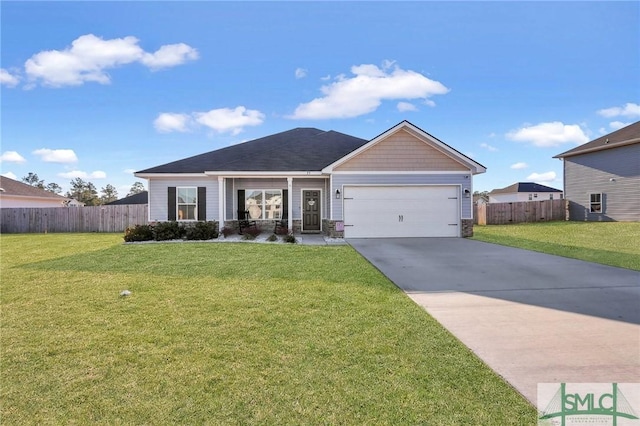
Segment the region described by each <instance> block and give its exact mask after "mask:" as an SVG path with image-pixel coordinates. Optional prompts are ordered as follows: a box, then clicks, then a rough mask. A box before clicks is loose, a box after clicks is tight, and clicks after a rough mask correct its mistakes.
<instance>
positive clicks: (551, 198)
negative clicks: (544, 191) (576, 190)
mask: <svg viewBox="0 0 640 426" xmlns="http://www.w3.org/2000/svg"><path fill="white" fill-rule="evenodd" d="M549 199H550V200H553V192H552V193H551V194H549Z"/></svg>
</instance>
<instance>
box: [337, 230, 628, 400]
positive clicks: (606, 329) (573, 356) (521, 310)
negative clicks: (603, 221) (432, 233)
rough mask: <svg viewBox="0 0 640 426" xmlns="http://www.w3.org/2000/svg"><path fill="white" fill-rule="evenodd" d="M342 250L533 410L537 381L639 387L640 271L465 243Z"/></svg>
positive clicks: (379, 243) (366, 243) (370, 242)
mask: <svg viewBox="0 0 640 426" xmlns="http://www.w3.org/2000/svg"><path fill="white" fill-rule="evenodd" d="M348 243H349V244H351V246H352V247H353V248H355V249H356V250H357V251H358V252H359V253H360V254H362V255H363V256H364V257H365V258H366V259H368V260H369V261H370V262H371V263H372V264H373V265H374V266H375V267H377V268H378V269H379V270H380V271H381V272H382V273H383V274H385V275H386V276H387V277H388V278H389V279H390V280H391V281H393V282H394V283H395V284H396V285H397V286H398V287H400V288H401V289H402V290H404V291H405V292H406V293H407V294H408V295H409V297H411V298H412V299H413V300H414V301H415V302H416V303H418V304H419V305H420V306H422V307H424V308H425V309H426V310H427V312H428V313H429V314H431V315H432V316H433V317H434V318H435V319H436V320H438V321H439V322H440V323H441V324H442V325H443V326H444V327H445V328H447V329H448V330H449V331H450V332H451V333H452V334H454V335H455V336H456V337H457V338H458V339H460V340H461V341H462V342H463V343H464V344H465V345H467V346H468V347H469V348H470V349H471V350H473V351H474V352H475V353H476V354H477V355H478V356H479V357H480V358H481V359H482V360H484V361H485V362H486V363H487V364H488V365H489V366H490V367H491V368H492V369H493V370H494V371H496V372H497V373H498V374H499V375H501V376H502V377H504V378H505V379H506V380H507V381H508V382H509V383H511V385H512V386H514V387H515V388H516V389H517V390H518V391H519V392H520V393H522V394H523V395H524V396H525V397H526V398H527V399H528V400H529V401H531V402H532V403H533V404H534V405H535V404H536V399H537V396H536V395H537V385H538V383H561V382H565V383H592V382H599V383H611V382H619V383H638V382H640V272H635V271H630V270H626V269H621V268H613V267H609V266H603V265H598V264H594V263H589V262H583V261H580V260H574V259H567V258H563V257H559V256H551V255H546V254H542V253H536V252H531V251H527V250H521V249H515V248H510V247H503V246H499V245H495V244H488V243H483V242H479V241H473V240H468V239H463V238H398V239H389V238H385V239H349V240H348Z"/></svg>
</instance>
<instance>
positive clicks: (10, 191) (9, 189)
mask: <svg viewBox="0 0 640 426" xmlns="http://www.w3.org/2000/svg"><path fill="white" fill-rule="evenodd" d="M0 188H2V191H1V192H0V193H1V194H2V195H17V196H22V197H40V198H56V199H59V200H61V201H63V200H66V199H67V198H65V197H62V196H60V195H58V194H54V193H53V192H49V191H45V190H44V189H40V188H36V187H35V186H31V185H27V184H26V183H22V182H18V181H17V180H13V179H9V178H8V177H4V176H0Z"/></svg>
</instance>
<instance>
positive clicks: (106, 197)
mask: <svg viewBox="0 0 640 426" xmlns="http://www.w3.org/2000/svg"><path fill="white" fill-rule="evenodd" d="M100 192H102V196H101V197H100V201H101V202H102V204H106V203H110V202H112V201H115V200H117V199H118V191H116V188H115V186H113V185H111V184H107V186H105V187H104V188H102V189H101V190H100Z"/></svg>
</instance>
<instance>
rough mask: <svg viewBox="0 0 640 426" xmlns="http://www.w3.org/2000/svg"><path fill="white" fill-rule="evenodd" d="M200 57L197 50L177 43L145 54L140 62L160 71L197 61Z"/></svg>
mask: <svg viewBox="0 0 640 426" xmlns="http://www.w3.org/2000/svg"><path fill="white" fill-rule="evenodd" d="M198 57H199V55H198V51H197V50H196V49H194V48H193V47H191V46H189V45H187V44H184V43H177V44H167V45H164V46H162V47H160V49H158V50H156V51H155V52H154V53H145V54H144V55H143V56H142V59H141V60H140V62H142V63H143V64H144V65H146V66H148V67H149V68H151V69H152V70H159V69H161V68H168V67H175V66H176V65H182V64H184V63H185V62H187V61H195V60H196V59H198Z"/></svg>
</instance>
